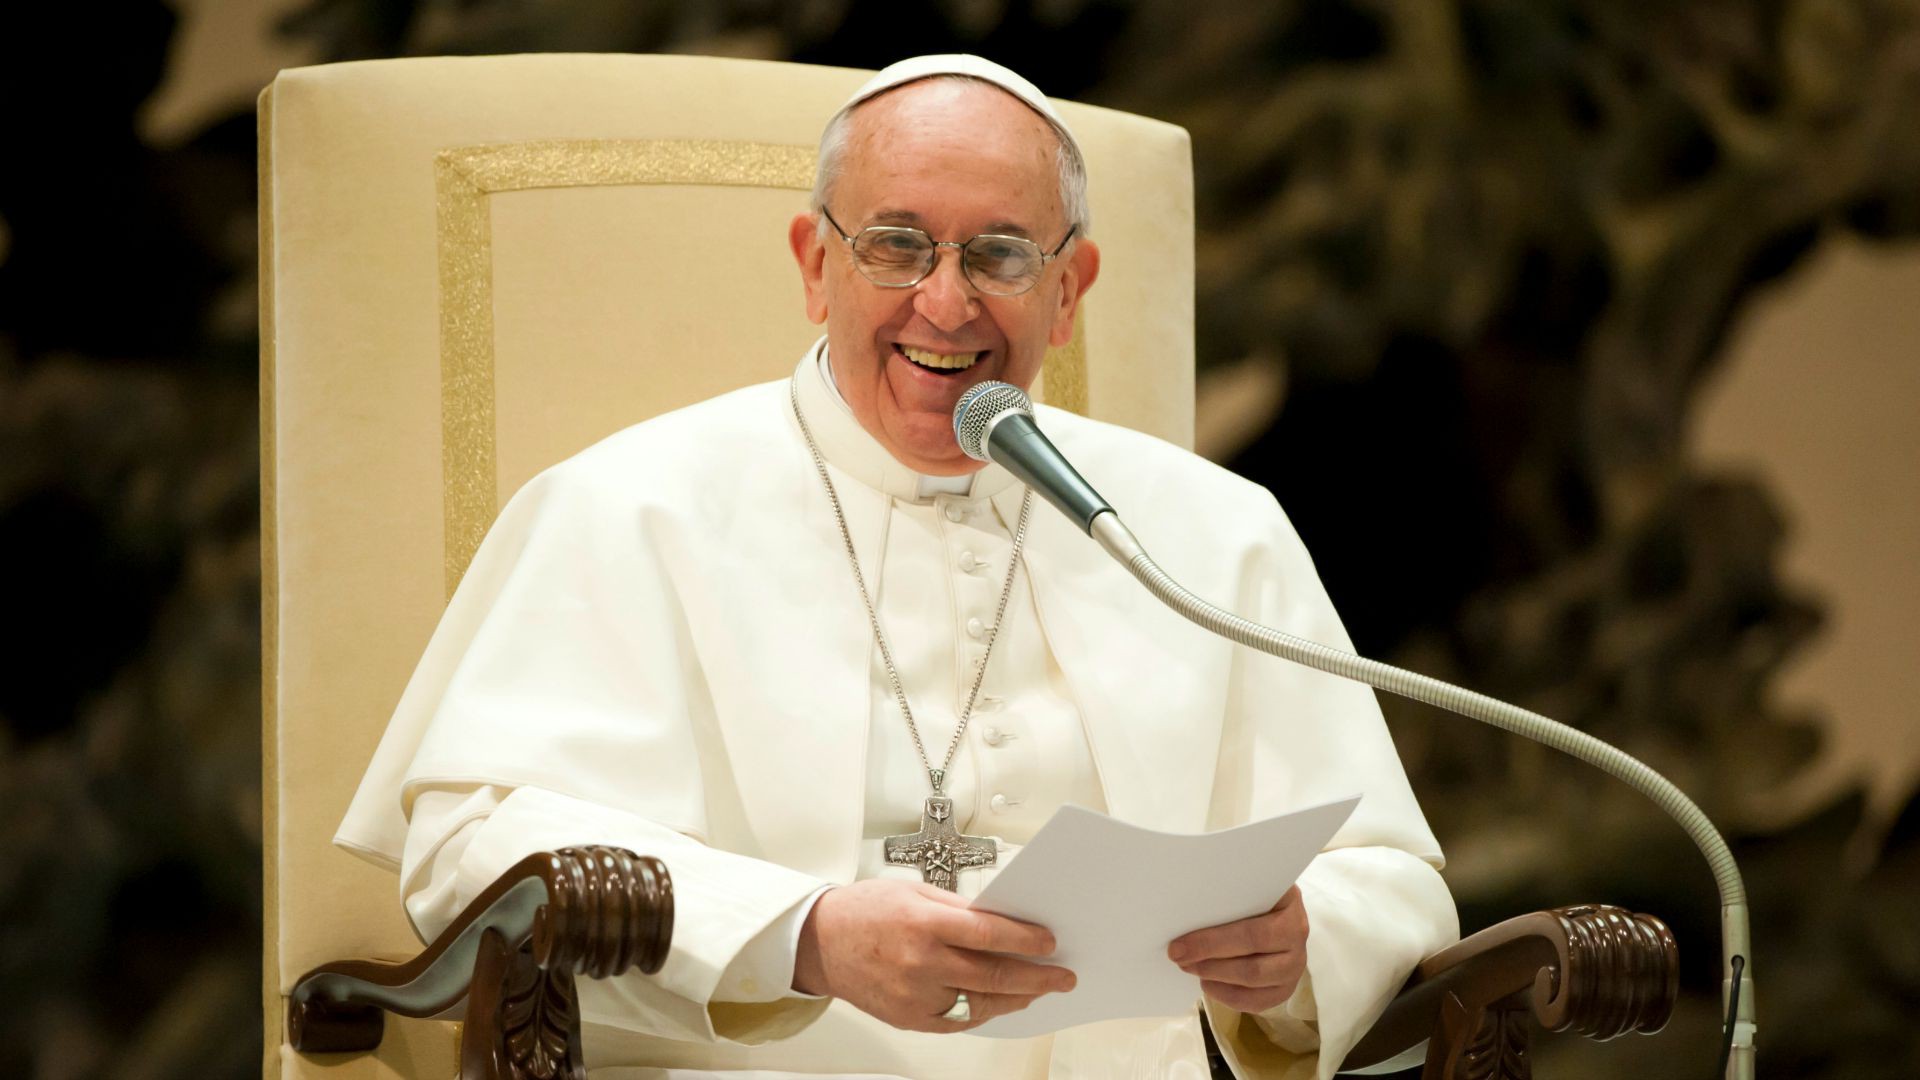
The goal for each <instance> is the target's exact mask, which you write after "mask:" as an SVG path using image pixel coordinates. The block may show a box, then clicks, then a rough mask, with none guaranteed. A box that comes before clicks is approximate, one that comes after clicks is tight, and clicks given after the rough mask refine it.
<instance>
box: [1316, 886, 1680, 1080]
mask: <svg viewBox="0 0 1920 1080" xmlns="http://www.w3.org/2000/svg"><path fill="white" fill-rule="evenodd" d="M1679 979H1680V969H1679V951H1678V949H1677V948H1676V946H1675V944H1674V940H1673V934H1672V932H1671V931H1669V930H1668V929H1667V926H1666V924H1665V923H1663V922H1661V921H1660V920H1659V919H1656V918H1654V917H1653V916H1651V915H1637V914H1633V913H1631V912H1628V911H1626V910H1625V909H1623V908H1617V907H1607V906H1604V905H1598V904H1583V905H1579V906H1575V907H1563V908H1555V909H1553V910H1552V911H1536V912H1534V913H1533V914H1531V915H1522V916H1520V917H1519V918H1515V919H1508V920H1507V921H1506V922H1503V923H1500V924H1499V925H1497V926H1491V927H1488V928H1487V929H1485V930H1482V931H1480V932H1479V933H1477V934H1474V935H1473V936H1472V937H1469V938H1467V939H1465V940H1463V941H1461V942H1459V943H1458V944H1456V945H1453V946H1450V947H1448V948H1445V949H1442V950H1440V951H1439V952H1437V953H1435V954H1433V955H1432V956H1430V957H1428V958H1427V959H1426V960H1424V961H1422V962H1421V964H1420V966H1419V967H1418V968H1416V969H1415V970H1414V973H1413V976H1412V977H1411V978H1410V979H1408V980H1407V984H1406V986H1405V987H1403V988H1402V989H1401V991H1400V993H1399V995H1398V996H1396V997H1395V998H1394V999H1393V1002H1392V1003H1391V1004H1389V1005H1388V1006H1387V1011H1386V1012H1384V1013H1382V1014H1381V1016H1380V1019H1379V1020H1378V1021H1377V1022H1376V1023H1375V1024H1374V1025H1373V1028H1372V1029H1371V1030H1369V1031H1368V1032H1367V1034H1366V1035H1365V1037H1363V1038H1362V1039H1361V1040H1360V1042H1359V1044H1358V1045H1356V1046H1355V1047H1354V1048H1353V1052H1352V1053H1350V1054H1348V1055H1347V1058H1346V1060H1345V1061H1344V1062H1342V1063H1341V1068H1342V1069H1360V1068H1366V1067H1367V1066H1370V1065H1377V1064H1379V1063H1380V1062H1383V1061H1386V1060H1388V1059H1389V1058H1392V1057H1393V1056H1394V1055H1396V1054H1399V1053H1401V1052H1403V1051H1405V1050H1407V1049H1409V1048H1411V1047H1413V1046H1415V1045H1417V1044H1418V1043H1419V1042H1420V1040H1422V1039H1428V1040H1430V1041H1429V1042H1428V1044H1427V1062H1426V1068H1425V1069H1424V1070H1423V1071H1422V1073H1421V1076H1422V1080H1454V1078H1455V1077H1467V1076H1473V1077H1482V1078H1487V1080H1524V1078H1526V1077H1530V1076H1531V1075H1532V1059H1531V1058H1530V1056H1529V1055H1528V1054H1527V1042H1528V1038H1529V1036H1530V1024H1531V1023H1532V1022H1535V1021H1537V1022H1538V1023H1539V1024H1540V1025H1541V1026H1542V1027H1544V1028H1546V1029H1548V1030H1549V1031H1566V1030H1568V1029H1572V1030H1573V1031H1576V1032H1578V1033H1579V1034H1581V1035H1585V1036H1587V1037H1588V1038H1593V1039H1611V1038H1614V1037H1615V1036H1618V1035H1624V1034H1626V1033H1627V1032H1630V1031H1638V1032H1642V1033H1644V1034H1649V1035H1651V1034H1653V1033H1654V1032H1656V1031H1659V1030H1660V1029H1661V1028H1662V1027H1665V1026H1666V1023H1667V1018H1668V1017H1670V1016H1671V1015H1672V1014H1673V1003H1674V999H1675V998H1676V996H1677V995H1678V994H1679V988H1680V983H1679ZM1528 1013H1531V1014H1532V1020H1531V1021H1530V1020H1529V1019H1528V1016H1527V1014H1528Z"/></svg>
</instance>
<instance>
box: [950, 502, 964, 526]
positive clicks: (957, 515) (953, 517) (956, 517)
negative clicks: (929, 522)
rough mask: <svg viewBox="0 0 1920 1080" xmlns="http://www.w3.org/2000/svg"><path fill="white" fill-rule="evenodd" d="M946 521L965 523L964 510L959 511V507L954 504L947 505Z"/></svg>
mask: <svg viewBox="0 0 1920 1080" xmlns="http://www.w3.org/2000/svg"><path fill="white" fill-rule="evenodd" d="M947 520H948V521H952V522H961V521H965V520H967V512H966V511H965V510H962V509H960V507H959V506H958V505H957V504H955V503H948V504H947Z"/></svg>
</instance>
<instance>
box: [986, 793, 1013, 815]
mask: <svg viewBox="0 0 1920 1080" xmlns="http://www.w3.org/2000/svg"><path fill="white" fill-rule="evenodd" d="M987 805H988V806H991V807H993V812H994V813H996V814H1004V813H1006V812H1007V807H1008V805H1009V803H1008V802H1007V797H1006V796H1005V795H995V796H994V797H993V798H992V799H989V800H988V801H987Z"/></svg>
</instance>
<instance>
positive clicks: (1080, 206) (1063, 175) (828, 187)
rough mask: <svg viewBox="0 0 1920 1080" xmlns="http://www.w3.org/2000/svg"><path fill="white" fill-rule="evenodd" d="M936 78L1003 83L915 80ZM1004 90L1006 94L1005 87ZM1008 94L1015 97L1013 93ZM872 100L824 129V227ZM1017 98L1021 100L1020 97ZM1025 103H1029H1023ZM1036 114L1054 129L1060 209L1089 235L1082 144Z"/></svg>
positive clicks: (820, 204) (816, 182) (819, 178)
mask: <svg viewBox="0 0 1920 1080" xmlns="http://www.w3.org/2000/svg"><path fill="white" fill-rule="evenodd" d="M934 81H941V82H964V83H978V84H980V85H981V86H992V87H993V88H994V89H995V90H1000V87H999V86H997V85H995V84H994V83H992V82H990V81H988V80H986V79H981V78H977V77H975V76H972V75H963V74H960V73H958V72H948V73H943V74H939V75H929V76H927V77H926V78H925V79H916V80H915V82H934ZM905 85H908V86H911V85H913V84H912V83H907V84H905ZM896 89H897V87H896ZM1001 92H1002V93H1006V91H1004V90H1001ZM882 96H885V95H884V93H883V94H877V95H875V97H882ZM1007 96H1008V97H1013V95H1012V94H1008V95H1007ZM872 100H874V98H863V99H861V100H859V101H856V102H854V103H852V104H851V105H848V106H846V107H844V108H842V109H841V110H840V111H839V112H837V113H834V114H833V119H831V120H829V121H827V126H826V129H825V130H823V131H821V132H820V154H819V157H818V158H817V159H816V163H815V165H814V170H813V197H812V201H811V204H810V205H811V206H812V207H813V212H814V213H816V214H822V218H821V221H820V228H821V229H823V230H824V229H826V228H827V227H828V226H827V223H826V220H825V216H824V214H823V211H825V210H826V208H827V200H828V198H830V197H831V196H832V195H833V184H834V181H836V180H838V179H840V173H841V172H842V171H843V170H844V169H845V161H844V159H845V157H846V150H847V132H848V129H849V128H850V127H851V126H852V125H851V123H850V119H851V117H852V116H853V112H854V110H855V109H858V108H859V107H860V106H862V105H865V104H866V103H867V102H869V101H872ZM1014 100H1016V101H1019V99H1018V98H1014ZM1021 104H1022V105H1025V104H1026V103H1025V102H1021ZM1034 115H1035V116H1038V117H1040V119H1041V120H1043V121H1045V122H1046V125H1047V128H1048V130H1050V131H1052V132H1053V141H1054V147H1055V149H1054V155H1053V160H1054V167H1055V169H1056V170H1058V172H1059V174H1060V208H1061V209H1062V210H1064V211H1065V212H1066V215H1067V223H1068V224H1069V225H1071V226H1073V235H1075V236H1085V235H1087V233H1088V232H1090V231H1091V230H1092V228H1093V217H1092V215H1091V214H1090V213H1089V212H1088V210H1087V163H1086V160H1085V159H1084V158H1082V157H1081V156H1080V147H1079V146H1078V145H1077V144H1075V142H1074V141H1073V137H1072V136H1071V135H1068V134H1067V132H1066V130H1065V129H1063V128H1062V127H1061V126H1060V125H1059V124H1057V123H1055V122H1054V120H1053V118H1052V117H1050V116H1047V115H1046V114H1044V113H1040V112H1035V113H1034Z"/></svg>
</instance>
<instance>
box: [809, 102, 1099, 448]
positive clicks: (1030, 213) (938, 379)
mask: <svg viewBox="0 0 1920 1080" xmlns="http://www.w3.org/2000/svg"><path fill="white" fill-rule="evenodd" d="M849 123H850V126H849V129H848V132H847V144H846V148H845V150H844V156H843V162H844V164H843V167H842V170H841V173H840V176H839V177H838V178H837V179H836V180H835V182H834V184H833V187H832V191H831V195H830V197H829V199H828V205H827V208H828V210H829V211H831V212H832V214H833V216H834V217H835V218H836V219H837V220H838V221H839V223H840V225H841V227H843V228H845V229H846V230H847V231H848V232H849V233H852V234H857V233H858V232H859V231H860V230H861V229H864V228H867V227H868V226H871V225H908V226H912V227H914V228H917V229H922V230H924V231H926V232H927V233H929V234H930V235H932V237H933V238H934V239H935V240H943V241H959V242H965V241H966V240H967V239H968V238H970V237H973V236H975V235H978V234H980V233H998V234H1005V235H1012V236H1023V237H1026V238H1027V239H1030V240H1032V241H1034V242H1035V243H1037V244H1039V245H1040V246H1041V248H1042V249H1043V250H1045V251H1052V250H1053V249H1054V247H1055V246H1056V245H1057V244H1059V243H1060V240H1061V238H1062V237H1064V236H1066V234H1067V229H1068V227H1069V225H1070V223H1069V222H1068V221H1067V219H1066V214H1065V211H1064V209H1063V208H1062V207H1061V205H1060V177H1059V170H1058V168H1057V167H1056V165H1055V158H1054V155H1055V152H1056V149H1057V143H1056V141H1055V136H1054V134H1053V130H1052V129H1051V128H1049V127H1048V126H1047V124H1046V121H1044V120H1042V119H1041V118H1040V116H1039V114H1037V113H1035V112H1034V111H1033V110H1032V109H1029V108H1028V107H1027V106H1026V105H1025V104H1023V103H1021V102H1020V100H1019V99H1017V98H1015V97H1013V96H1012V95H1010V94H1007V93H1005V92H1003V91H1001V90H998V89H996V88H994V87H992V86H989V85H986V84H981V83H964V82H954V81H949V80H933V81H924V82H917V83H909V84H908V85H906V86H903V87H900V88H899V89H896V90H891V91H888V92H887V93H885V94H882V95H880V96H879V97H876V98H873V99H872V100H870V101H867V102H865V103H863V104H862V105H860V106H859V107H858V108H857V109H855V110H854V112H853V113H852V115H851V117H850V118H849ZM788 242H789V244H790V245H791V247H792V249H793V253H794V258H795V259H796V260H797V261H798V262H799V264H800V276H801V279H802V281H803V283H804V284H805V287H806V301H807V316H808V318H810V319H812V320H813V321H814V322H816V323H819V322H824V323H826V325H827V343H828V346H829V348H830V350H831V352H830V355H831V358H832V364H833V372H834V381H835V383H836V384H837V385H838V386H839V388H840V394H841V396H842V397H844V398H846V401H847V404H848V406H850V407H851V408H852V409H853V414H854V416H855V417H856V418H858V419H859V421H860V425H861V426H862V427H864V428H866V430H867V431H868V433H870V434H871V435H872V436H873V437H874V438H875V439H877V440H879V441H880V444H881V445H882V446H885V447H886V448H887V450H888V451H889V452H890V453H892V454H893V456H894V457H895V458H896V459H898V460H899V461H900V462H901V464H903V465H906V466H907V467H908V468H910V469H913V470H915V471H916V472H921V473H927V474H931V475H937V476H955V475H960V474H963V473H969V472H973V471H975V470H977V469H979V468H981V467H982V464H981V462H978V461H975V460H974V459H972V458H970V457H967V456H966V455H965V454H963V453H961V451H960V448H959V446H958V445H957V444H956V443H955V442H954V438H953V419H952V417H953V406H954V403H955V402H956V401H958V400H959V399H960V395H961V394H963V393H965V392H966V390H967V388H968V387H970V386H973V385H975V384H977V383H981V382H985V381H987V380H989V379H999V380H1001V381H1004V382H1010V383H1012V384H1014V385H1015V386H1018V387H1021V388H1022V389H1026V388H1028V387H1030V386H1032V384H1033V380H1034V377H1035V376H1036V375H1038V374H1039V372H1040V362H1041V360H1042V359H1043V358H1044V357H1045V355H1046V351H1047V347H1048V346H1049V345H1064V344H1066V343H1067V342H1068V341H1070V340H1071V339H1072V337H1073V313H1074V310H1075V308H1076V307H1077V306H1078V305H1079V302H1080V297H1081V295H1082V294H1083V293H1085V292H1086V290H1087V287H1088V286H1090V285H1092V284H1093V279H1094V277H1095V276H1096V275H1097V274H1098V273H1099V267H1100V255H1099V250H1098V249H1097V248H1096V247H1095V246H1094V245H1093V243H1092V242H1091V241H1089V240H1086V239H1083V238H1078V237H1076V238H1075V239H1074V240H1073V242H1072V243H1070V244H1068V245H1067V247H1066V249H1065V250H1064V251H1062V252H1061V253H1060V257H1059V258H1057V259H1055V260H1054V261H1052V262H1051V263H1049V264H1048V265H1047V268H1046V272H1045V273H1044V274H1043V275H1042V276H1041V278H1040V282H1039V284H1037V285H1035V286H1034V287H1033V288H1032V289H1031V290H1029V291H1027V292H1025V293H1023V294H1021V295H1019V296H992V295H988V294H984V293H981V292H980V291H979V290H977V289H975V288H974V287H973V285H972V283H970V282H969V281H968V280H967V279H966V276H965V275H964V274H963V273H962V272H961V269H960V253H959V251H958V249H955V248H948V247H943V248H940V249H938V261H937V262H936V263H935V265H934V268H933V272H932V273H930V274H928V275H927V277H926V279H925V280H923V281H921V282H920V283H919V284H918V285H915V286H913V287H911V288H905V289H889V288H883V287H881V286H878V285H875V284H873V283H872V282H870V281H868V280H867V279H866V278H865V277H863V276H862V275H861V273H860V271H859V270H858V269H856V268H855V267H854V265H853V261H852V253H851V252H850V251H849V250H848V248H847V245H846V244H845V243H844V242H843V241H842V240H841V239H840V238H839V236H838V235H837V234H835V233H834V232H833V230H832V228H831V226H829V227H827V228H826V235H825V238H824V239H823V238H822V236H821V229H820V226H819V223H818V219H817V218H816V216H815V215H813V214H801V215H799V216H798V217H796V218H794V220H793V223H792V224H791V225H790V226H789V228H788Z"/></svg>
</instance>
